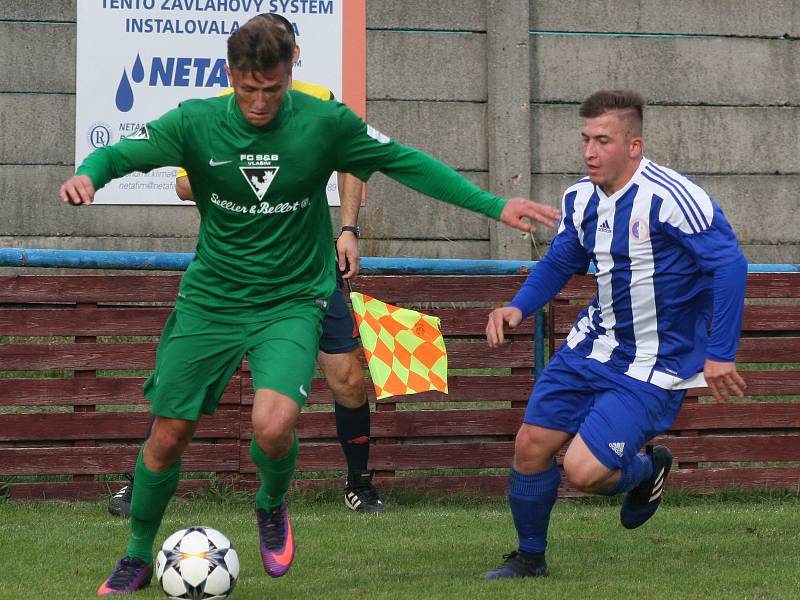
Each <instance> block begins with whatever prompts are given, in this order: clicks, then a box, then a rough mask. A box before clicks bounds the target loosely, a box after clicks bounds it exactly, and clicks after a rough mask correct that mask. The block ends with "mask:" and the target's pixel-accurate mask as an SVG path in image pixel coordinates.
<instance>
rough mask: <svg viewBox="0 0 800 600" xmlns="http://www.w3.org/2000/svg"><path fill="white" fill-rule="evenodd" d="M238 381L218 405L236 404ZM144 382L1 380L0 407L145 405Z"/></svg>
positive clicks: (237, 377)
mask: <svg viewBox="0 0 800 600" xmlns="http://www.w3.org/2000/svg"><path fill="white" fill-rule="evenodd" d="M240 380H241V376H240V375H239V374H238V373H236V374H235V375H234V376H233V377H231V380H230V382H228V386H227V387H226V388H225V391H224V392H223V394H222V398H220V401H219V403H220V405H226V404H238V403H239V386H240V385H241V381H240ZM248 380H249V378H248ZM144 381H145V378H144V377H86V378H83V377H80V378H79V377H50V378H42V379H36V378H27V377H23V378H9V379H5V378H0V406H61V405H73V406H82V405H98V404H99V405H104V404H111V405H115V404H116V405H119V404H147V400H145V398H144V396H143V395H142V384H143V383H144Z"/></svg>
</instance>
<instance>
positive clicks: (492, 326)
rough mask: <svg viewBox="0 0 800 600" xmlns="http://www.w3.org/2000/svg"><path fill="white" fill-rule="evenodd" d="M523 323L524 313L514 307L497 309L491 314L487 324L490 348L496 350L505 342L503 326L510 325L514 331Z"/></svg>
mask: <svg viewBox="0 0 800 600" xmlns="http://www.w3.org/2000/svg"><path fill="white" fill-rule="evenodd" d="M521 322H522V311H521V310H520V309H518V308H515V307H513V306H503V307H502V308H495V309H494V310H493V311H492V312H490V313H489V322H488V323H487V324H486V341H487V342H489V347H490V348H496V347H497V346H499V345H500V344H502V343H503V341H504V339H505V338H504V336H503V326H504V324H508V326H509V327H510V328H511V329H514V327H516V326H517V325H519V324H520V323H521Z"/></svg>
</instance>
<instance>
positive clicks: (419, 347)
mask: <svg viewBox="0 0 800 600" xmlns="http://www.w3.org/2000/svg"><path fill="white" fill-rule="evenodd" d="M350 300H351V301H352V303H353V312H354V313H355V315H356V323H357V324H358V332H359V334H360V335H361V345H362V347H363V348H364V355H365V356H366V358H367V367H369V374H370V377H372V383H373V385H374V386H375V395H376V396H377V397H378V399H381V398H388V397H389V396H398V395H402V394H417V393H419V392H427V391H429V390H438V391H440V392H444V393H445V394H446V393H447V349H446V348H445V346H444V338H443V337H442V333H441V331H440V330H439V318H438V317H432V316H430V315H425V314H422V313H420V312H417V311H415V310H410V309H408V308H400V307H398V306H392V305H391V304H386V303H385V302H381V301H380V300H376V299H375V298H372V297H370V296H367V295H365V294H361V293H359V292H351V293H350Z"/></svg>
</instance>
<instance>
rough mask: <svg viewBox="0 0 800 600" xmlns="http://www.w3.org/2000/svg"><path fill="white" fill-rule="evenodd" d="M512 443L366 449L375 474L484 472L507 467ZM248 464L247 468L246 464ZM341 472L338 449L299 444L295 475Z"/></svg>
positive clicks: (249, 470)
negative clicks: (453, 470)
mask: <svg viewBox="0 0 800 600" xmlns="http://www.w3.org/2000/svg"><path fill="white" fill-rule="evenodd" d="M248 452H249V450H248V448H247V447H243V448H242V454H241V459H242V460H241V468H242V472H243V473H254V472H255V467H254V466H253V464H252V461H251V460H249V459H248V458H247V457H249V454H248ZM513 454H514V442H513V441H508V442H462V443H452V444H436V443H432V444H385V445H381V444H377V445H375V446H373V447H372V448H371V449H370V458H369V461H370V467H371V468H373V469H377V470H395V469H397V470H418V469H465V468H470V469H484V468H492V467H497V468H504V467H508V465H509V464H511V458H512V456H513ZM248 463H249V464H248ZM343 468H345V462H344V456H343V454H342V449H341V446H339V444H338V443H336V444H303V445H302V446H301V449H300V454H299V456H298V459H297V469H298V470H299V471H328V470H335V469H343Z"/></svg>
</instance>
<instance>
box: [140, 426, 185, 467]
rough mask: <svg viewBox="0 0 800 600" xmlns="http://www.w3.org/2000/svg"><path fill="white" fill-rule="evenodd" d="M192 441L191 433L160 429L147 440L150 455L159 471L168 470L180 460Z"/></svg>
mask: <svg viewBox="0 0 800 600" xmlns="http://www.w3.org/2000/svg"><path fill="white" fill-rule="evenodd" d="M190 441H191V431H189V430H183V429H177V428H167V427H160V428H156V429H154V430H153V432H152V434H151V435H150V437H149V438H148V440H147V442H146V443H147V445H148V450H149V452H148V454H149V455H150V456H151V457H152V459H153V460H155V461H156V463H157V469H156V470H161V469H162V468H167V467H168V466H169V465H172V464H173V463H174V462H175V461H176V460H178V458H180V456H181V454H182V453H183V451H184V449H185V448H186V446H187V445H188V444H189V442H190Z"/></svg>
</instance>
